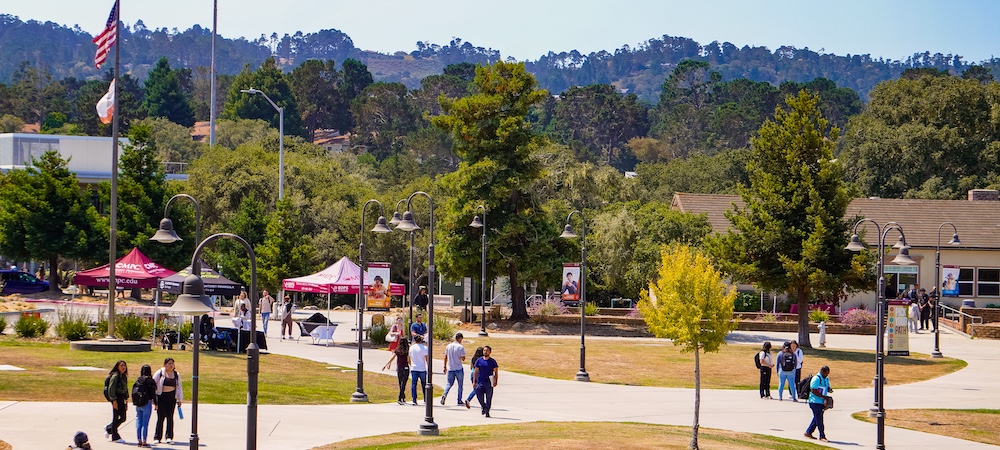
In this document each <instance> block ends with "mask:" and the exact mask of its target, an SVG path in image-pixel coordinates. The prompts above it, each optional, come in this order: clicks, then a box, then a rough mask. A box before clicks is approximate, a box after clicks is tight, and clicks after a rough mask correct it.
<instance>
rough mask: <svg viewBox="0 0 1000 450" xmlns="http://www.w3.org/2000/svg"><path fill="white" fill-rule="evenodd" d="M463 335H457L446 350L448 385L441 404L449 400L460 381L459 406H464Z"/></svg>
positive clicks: (445, 362)
mask: <svg viewBox="0 0 1000 450" xmlns="http://www.w3.org/2000/svg"><path fill="white" fill-rule="evenodd" d="M462 338H463V336H462V333H455V341H454V342H452V343H450V344H448V346H447V347H445V348H444V373H445V374H446V375H448V383H447V384H445V386H444V394H441V404H442V405H444V402H445V399H446V398H448V391H450V390H451V386H452V385H453V384H455V380H458V405H459V406H462V398H464V397H462V389H463V388H464V385H465V366H464V365H463V364H464V363H465V347H462Z"/></svg>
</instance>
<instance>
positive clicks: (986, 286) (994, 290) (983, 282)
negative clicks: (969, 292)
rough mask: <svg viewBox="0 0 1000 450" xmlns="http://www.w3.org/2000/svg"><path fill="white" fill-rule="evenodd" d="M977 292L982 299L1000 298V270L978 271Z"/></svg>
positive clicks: (982, 268)
mask: <svg viewBox="0 0 1000 450" xmlns="http://www.w3.org/2000/svg"><path fill="white" fill-rule="evenodd" d="M976 272H977V273H976V291H977V292H978V296H980V297H1000V269H997V268H993V267H980V268H978V269H976Z"/></svg>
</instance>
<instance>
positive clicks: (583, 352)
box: [559, 210, 590, 381]
mask: <svg viewBox="0 0 1000 450" xmlns="http://www.w3.org/2000/svg"><path fill="white" fill-rule="evenodd" d="M573 214H577V215H579V216H580V227H581V228H580V230H581V233H580V234H581V235H582V237H581V239H580V371H579V372H577V373H576V378H575V379H576V381H590V374H588V373H587V368H586V367H587V346H586V345H585V344H584V336H585V335H586V330H587V318H586V315H585V314H584V311H583V309H584V306H586V305H587V219H586V218H585V217H584V216H583V213H582V212H580V210H573V212H571V213H569V215H568V216H566V228H565V229H564V230H563V232H562V234H561V235H559V237H561V238H563V239H576V233H574V232H573V226H572V225H570V224H569V221H570V219H572V218H573Z"/></svg>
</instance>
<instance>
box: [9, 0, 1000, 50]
mask: <svg viewBox="0 0 1000 450" xmlns="http://www.w3.org/2000/svg"><path fill="white" fill-rule="evenodd" d="M215 1H217V2H218V8H219V23H218V32H219V34H220V35H221V36H224V37H227V38H234V37H240V36H243V37H246V38H249V39H254V38H257V37H259V36H260V35H261V34H264V35H267V36H270V35H271V33H274V32H276V33H278V35H279V36H280V35H283V34H286V33H287V34H294V33H295V32H296V31H302V32H303V33H310V32H316V31H319V30H322V29H329V28H334V29H338V30H340V31H342V32H344V33H346V34H347V35H348V36H350V37H351V39H352V40H353V41H354V45H355V46H356V47H358V48H361V49H363V50H374V51H379V52H383V53H393V52H396V51H406V52H410V51H413V50H415V49H416V42H417V41H424V42H427V43H434V44H439V45H446V44H447V43H448V42H449V41H451V40H452V39H453V38H455V37H458V38H461V39H462V40H463V41H465V42H469V43H471V44H473V45H475V46H478V47H484V48H492V49H494V50H499V51H500V52H501V54H502V55H503V56H504V57H509V56H513V57H514V58H516V59H518V60H535V59H537V58H538V57H540V56H542V55H544V54H545V53H547V52H548V51H554V52H556V53H558V52H561V51H571V50H578V51H580V52H581V53H584V54H587V53H590V52H593V51H600V50H607V51H610V52H613V51H614V50H615V49H617V48H620V47H622V46H623V45H626V44H627V45H629V46H632V47H634V46H636V45H637V44H639V43H641V42H644V41H646V40H648V39H650V38H658V37H661V36H663V35H670V36H682V37H688V38H691V39H694V40H695V41H697V42H698V43H700V44H707V43H710V42H712V41H719V42H726V41H728V42H730V43H732V44H734V45H736V46H738V47H742V46H744V45H750V46H766V47H768V48H769V49H770V50H771V51H774V50H775V49H776V48H778V47H781V46H783V45H790V46H794V47H796V48H805V47H808V48H809V49H810V50H813V51H818V52H823V53H833V54H837V55H846V54H855V55H856V54H869V55H871V56H872V57H875V58H879V57H884V58H887V59H905V58H906V57H908V56H910V55H912V54H914V53H922V52H924V51H930V52H931V53H932V54H933V53H938V52H940V53H944V54H948V53H951V54H958V55H962V56H963V57H964V60H965V61H967V62H979V61H982V60H985V59H989V58H991V57H992V56H994V54H997V55H998V56H1000V51H998V50H997V48H996V45H997V43H1000V27H998V26H997V24H996V22H997V18H998V17H1000V1H993V0H938V1H933V0H908V1H900V0H891V1H890V0H884V1H880V0H867V1H862V0H836V1H830V0H828V1H823V2H820V1H812V0H798V1H790V0H774V1H751V0H743V1H739V0H700V1H695V0H686V1H675V0H533V1H529V0H501V1H495V0H494V1H481V0H419V1H418V0H272V1H263V0H215ZM112 4H113V1H111V0H21V1H18V0H4V1H3V5H2V6H0V13H2V14H10V15H14V16H18V17H20V18H21V20H25V21H27V20H29V19H33V20H38V21H42V22H45V21H52V22H56V23H59V24H63V25H67V26H70V27H72V26H74V25H79V26H80V28H82V29H83V30H84V31H87V32H89V33H90V34H92V35H96V34H97V32H98V31H99V30H100V29H101V28H102V27H103V26H104V22H105V20H106V19H107V16H108V13H109V12H110V10H111V6H112ZM140 19H141V20H142V21H143V23H145V25H146V27H147V28H151V29H152V28H162V27H166V28H168V29H173V28H177V29H178V30H181V31H183V30H185V29H188V28H190V27H191V26H192V25H195V24H199V25H201V26H202V27H205V28H210V27H211V25H212V0H169V1H153V0H122V20H123V21H124V22H125V23H126V24H133V23H135V22H136V21H137V20H140Z"/></svg>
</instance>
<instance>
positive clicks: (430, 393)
mask: <svg viewBox="0 0 1000 450" xmlns="http://www.w3.org/2000/svg"><path fill="white" fill-rule="evenodd" d="M418 194H419V195H423V196H424V197H427V201H428V202H429V203H430V229H429V233H430V244H429V245H428V246H427V292H429V293H430V301H429V302H427V385H426V387H425V388H424V404H425V406H426V408H425V409H424V412H425V416H424V422H423V423H421V424H420V429H419V430H418V433H419V434H421V435H424V436H437V434H438V426H437V424H436V423H434V382H433V380H432V378H433V375H434V370H433V367H431V366H432V365H433V361H434V356H433V351H434V350H433V349H434V345H433V339H434V277H435V276H436V274H435V268H434V199H433V198H431V196H430V195H429V194H427V193H426V192H424V191H417V192H414V193H412V194H410V196H409V197H408V198H407V199H406V213H404V214H403V220H402V221H401V222H400V223H399V226H397V227H396V229H399V230H403V231H411V232H412V231H416V230H419V229H420V227H419V226H417V224H416V223H414V222H413V213H412V212H411V211H412V209H411V207H410V204H411V203H412V202H413V197H415V196H417V195H418ZM410 247H411V248H412V247H413V246H412V245H411V246H410ZM411 261H412V259H411ZM414 400H416V399H414Z"/></svg>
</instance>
